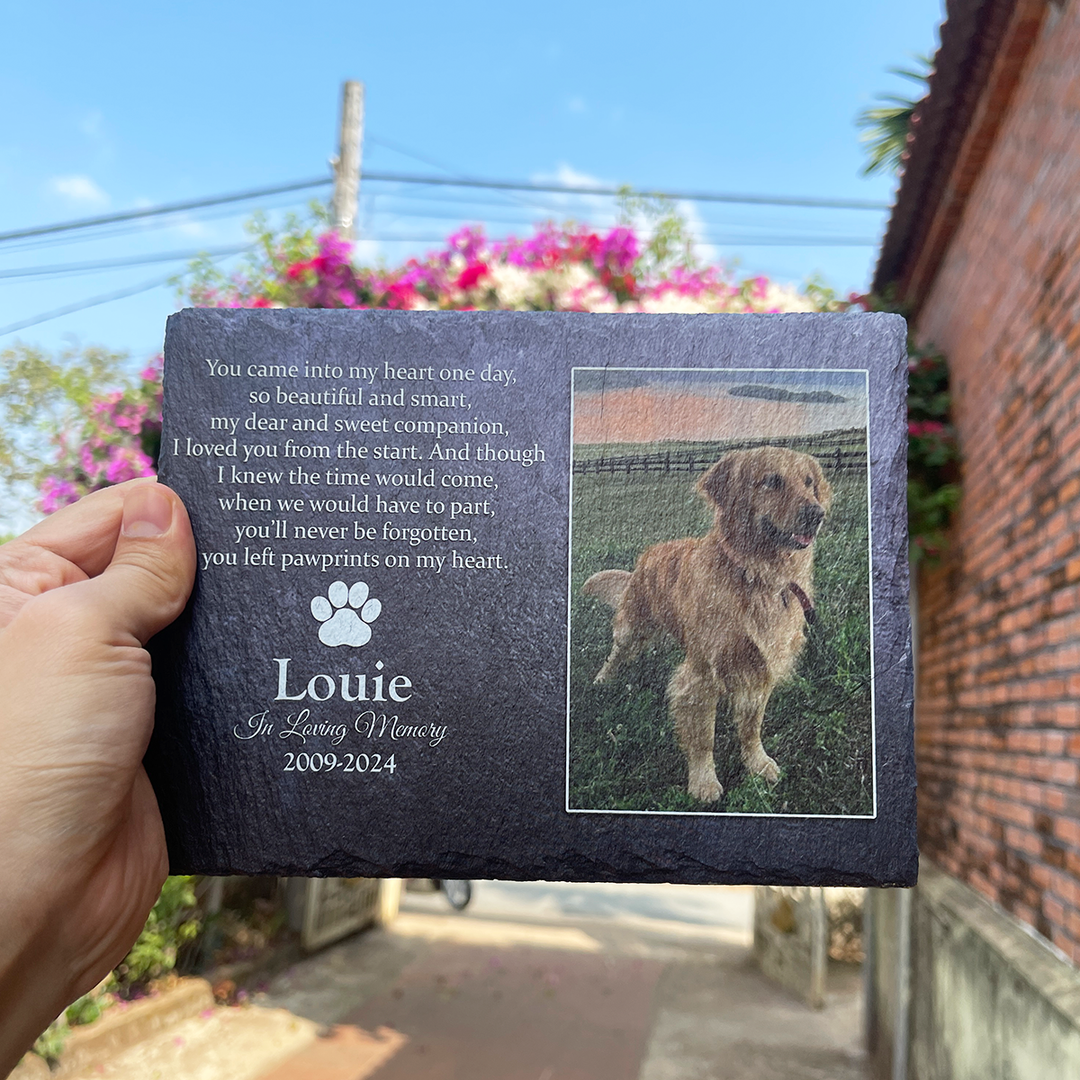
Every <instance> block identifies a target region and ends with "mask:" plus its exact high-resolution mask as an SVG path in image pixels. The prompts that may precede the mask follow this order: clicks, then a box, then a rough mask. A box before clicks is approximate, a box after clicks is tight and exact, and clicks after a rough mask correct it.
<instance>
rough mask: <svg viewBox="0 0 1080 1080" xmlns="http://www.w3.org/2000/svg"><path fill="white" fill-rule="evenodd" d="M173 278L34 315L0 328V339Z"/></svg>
mask: <svg viewBox="0 0 1080 1080" xmlns="http://www.w3.org/2000/svg"><path fill="white" fill-rule="evenodd" d="M174 277H176V275H175V274H169V276H168V277H163V278H154V280H153V281H144V282H143V283H142V284H141V285H135V286H134V287H132V288H130V289H118V290H117V291H116V292H111V293H105V294H104V295H102V296H92V297H90V299H89V300H82V301H80V302H79V303H77V304H67V305H65V306H64V307H61V308H54V309H53V310H52V311H44V312H42V313H41V314H40V315H34V316H32V317H31V318H29V319H23V320H22V321H21V322H14V323H10V324H9V325H8V326H0V337H3V336H4V334H13V333H14V332H15V331H16V330H25V329H26V328H27V327H28V326H37V324H38V323H43V322H48V321H49V320H50V319H58V318H60V316H61V315H71V314H72V313H73V312H76V311H83V310H84V309H85V308H91V307H97V306H98V305H99V304H108V303H111V302H112V301H113V300H123V299H124V297H126V296H136V295H138V294H139V293H144V292H149V291H150V290H151V289H157V288H160V287H161V286H162V285H168V284H169V282H170V281H172V280H173V278H174Z"/></svg>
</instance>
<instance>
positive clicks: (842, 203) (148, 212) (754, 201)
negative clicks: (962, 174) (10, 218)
mask: <svg viewBox="0 0 1080 1080" xmlns="http://www.w3.org/2000/svg"><path fill="white" fill-rule="evenodd" d="M364 179H365V180H366V181H377V182H380V183H396V184H423V185H427V186H438V187H466V188H483V189H486V190H489V191H530V192H544V193H547V194H558V195H596V196H603V197H610V198H615V197H618V196H620V195H636V196H639V197H642V198H656V199H672V200H685V201H688V202H717V203H742V204H745V205H748V206H797V207H803V208H813V209H828V210H879V211H880V210H887V209H888V208H889V206H888V203H879V202H872V201H870V200H866V199H822V198H816V197H811V196H796V195H790V196H789V195H739V194H726V193H722V192H714V191H659V190H646V189H641V190H639V189H634V188H629V187H626V188H620V187H604V186H600V185H597V186H595V187H585V186H581V185H571V184H539V183H528V182H524V181H518V180H477V179H469V178H465V177H452V176H420V175H415V174H412V173H388V172H366V173H365V174H364ZM332 182H333V181H332V180H331V179H330V178H329V177H325V178H322V179H314V180H296V181H293V182H292V183H288V184H275V185H273V186H271V187H264V188H251V189H249V190H247V191H239V192H233V193H232V194H228V195H213V196H208V197H206V198H203V199H188V200H186V201H184V202H176V203H164V204H162V205H160V206H148V207H145V208H143V209H141V210H125V211H122V212H120V213H115V214H101V215H99V216H97V217H90V218H78V219H75V220H73V221H61V222H56V223H54V224H52V225H37V226H34V227H32V228H28V229H15V230H13V231H10V232H5V233H0V243H6V242H8V241H10V240H23V239H27V238H29V237H35V236H46V235H49V234H52V233H59V232H69V231H72V230H75V229H88V228H93V227H95V226H98V225H113V224H116V223H117V222H122V221H137V220H139V219H142V218H151V217H160V216H162V215H164V214H176V213H180V212H182V211H185V210H198V209H202V208H204V207H208V206H220V205H222V204H223V203H233V202H244V201H246V200H250V199H258V198H263V197H265V196H267V195H279V194H282V193H284V192H291V191H303V190H305V189H308V188H315V187H323V186H326V185H328V184H330V183H332Z"/></svg>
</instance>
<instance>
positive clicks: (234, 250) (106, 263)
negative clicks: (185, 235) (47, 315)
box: [0, 244, 251, 278]
mask: <svg viewBox="0 0 1080 1080" xmlns="http://www.w3.org/2000/svg"><path fill="white" fill-rule="evenodd" d="M250 247H251V245H250V244H242V245H240V246H235V245H234V246H233V247H227V248H209V249H206V248H203V249H200V250H191V251H163V252H160V253H159V254H156V255H137V256H135V257H133V258H127V259H103V260H102V261H100V262H76V263H53V264H52V265H50V266H17V267H14V268H13V269H10V270H0V278H28V277H54V276H55V277H59V276H62V275H64V274H81V273H88V272H90V271H93V270H113V269H116V268H118V267H122V266H149V265H150V264H151V263H162V262H180V261H182V260H186V259H198V258H200V257H201V256H207V257H210V258H215V257H223V256H226V255H239V254H240V253H241V252H242V251H247V250H249V249H250Z"/></svg>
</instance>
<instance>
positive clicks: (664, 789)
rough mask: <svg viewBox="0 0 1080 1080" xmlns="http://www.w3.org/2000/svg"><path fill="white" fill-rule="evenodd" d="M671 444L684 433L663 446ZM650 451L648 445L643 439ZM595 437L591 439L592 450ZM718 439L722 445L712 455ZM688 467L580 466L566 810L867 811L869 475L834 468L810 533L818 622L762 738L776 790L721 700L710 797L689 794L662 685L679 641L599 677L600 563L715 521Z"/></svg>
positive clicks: (606, 619)
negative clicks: (748, 766) (615, 471)
mask: <svg viewBox="0 0 1080 1080" xmlns="http://www.w3.org/2000/svg"><path fill="white" fill-rule="evenodd" d="M665 446H671V448H672V449H675V448H678V447H679V444H665ZM638 449H639V450H640V451H642V452H650V451H653V450H655V449H656V448H655V447H653V446H641V447H639V448H638ZM596 450H597V448H596V447H587V448H583V451H584V452H585V453H587V454H590V455H595V453H596ZM721 452H722V447H718V448H717V457H719V456H720V453H721ZM695 481H696V477H695V476H690V475H688V474H687V473H685V472H684V473H659V472H658V473H635V474H632V475H630V476H625V475H616V476H614V477H612V476H606V475H600V476H596V475H586V476H575V477H574V487H573V531H572V536H571V553H572V554H571V582H570V626H571V637H570V752H569V757H570V764H569V768H570V776H569V807H570V808H571V809H587V810H641V811H683V812H687V811H709V810H712V811H715V812H719V813H744V814H834V815H869V814H872V813H873V735H872V714H871V680H870V612H869V607H870V603H869V536H868V524H867V522H868V518H867V484H866V477H865V474H864V473H862V472H859V471H853V472H844V473H842V474H837V475H834V476H830V481H831V482H832V484H833V504H832V509H831V511H830V513H829V517H828V518H827V519H826V521H825V524H824V525H823V526H822V529H821V532H820V534H819V536H818V539H817V541H816V543H815V560H814V589H815V594H816V595H815V604H816V607H817V613H818V619H817V624H816V626H815V627H813V628H812V629H809V630H808V634H807V639H808V640H807V645H806V648H805V649H804V651H803V653H802V656H801V658H800V660H799V663H798V666H797V668H796V673H795V676H794V678H793V679H792V680H790V681H789V682H788V683H786V684H784V685H783V686H780V687H778V688H777V689H776V690H775V691H774V693H773V695H772V698H771V699H770V701H769V706H768V709H767V710H766V713H765V725H764V731H763V736H762V739H763V742H764V744H765V749H766V751H767V752H768V753H769V754H770V755H771V756H772V757H773V758H775V759H776V761H777V763H778V764H779V766H780V768H781V770H782V774H783V775H782V777H781V779H780V782H779V783H778V784H777V785H776V786H775V787H773V788H770V787H769V786H768V785H767V784H766V783H765V782H764V781H763V780H761V779H760V778H758V777H750V776H748V775H747V774H746V772H745V770H744V769H743V766H742V762H741V760H740V757H739V747H738V740H737V738H736V735H735V729H734V726H733V725H732V724H731V723H730V722H729V720H728V718H727V717H726V716H725V715H724V706H723V704H721V709H720V714H719V715H718V717H717V734H716V769H717V775H718V777H719V779H720V783H721V784H723V786H724V795H723V796H722V797H721V799H720V801H719V802H718V803H716V804H715V805H713V806H706V805H704V804H702V803H699V802H697V801H696V800H694V799H691V798H690V797H689V796H688V795H687V793H686V764H685V759H684V757H683V755H682V752H681V750H680V749H679V746H678V743H677V742H676V739H675V733H674V730H673V729H672V725H671V721H670V720H669V718H668V715H667V704H666V701H665V690H666V687H667V683H668V680H669V679H670V677H671V673H672V671H673V670H674V668H675V666H676V665H677V664H678V663H679V661H680V659H681V652H680V650H679V648H678V646H677V645H675V644H674V642H669V643H667V644H664V645H661V646H659V647H657V648H655V649H652V650H649V651H648V652H646V653H645V654H644V655H643V656H642V657H640V658H639V659H638V660H636V661H634V662H633V663H632V664H630V665H627V666H626V667H624V668H623V669H622V670H621V671H620V672H619V674H618V676H617V677H616V678H615V680H614V681H613V682H611V683H609V684H606V685H603V686H596V685H595V684H594V683H593V681H592V680H593V677H594V676H595V675H596V672H597V671H598V670H599V668H600V665H601V664H602V663H603V661H604V658H605V656H607V653H608V650H609V649H610V647H611V609H610V608H608V607H607V606H606V605H604V604H603V603H601V602H600V601H598V600H596V599H595V598H592V597H587V596H583V595H582V594H581V586H582V584H583V583H584V581H585V580H586V579H587V578H588V577H589V576H590V575H591V574H594V573H596V571H598V570H606V569H626V570H631V569H633V566H634V563H635V561H636V560H637V557H638V555H640V554H641V552H642V551H643V550H644V549H645V548H646V547H648V546H649V545H650V544H655V543H658V542H659V541H661V540H670V539H673V538H675V537H680V536H696V535H701V534H703V533H704V532H706V531H707V529H708V528H709V525H710V515H709V513H708V512H707V510H706V508H705V504H704V503H703V502H702V500H701V499H700V498H699V496H698V495H697V494H696V493H695V491H694V482H695Z"/></svg>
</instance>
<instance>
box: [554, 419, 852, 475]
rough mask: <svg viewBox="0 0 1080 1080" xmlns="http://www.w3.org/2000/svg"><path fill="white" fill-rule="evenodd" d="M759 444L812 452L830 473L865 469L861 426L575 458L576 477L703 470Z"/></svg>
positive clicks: (805, 452) (807, 452)
mask: <svg viewBox="0 0 1080 1080" xmlns="http://www.w3.org/2000/svg"><path fill="white" fill-rule="evenodd" d="M758 446H783V447H786V448H787V449H789V450H798V451H800V452H802V453H804V454H812V455H813V456H814V457H815V458H817V460H818V462H819V463H820V465H821V467H822V468H823V469H827V470H828V471H829V472H833V473H837V472H853V471H856V470H861V471H863V472H865V470H866V457H867V455H866V432H865V431H864V430H862V429H861V428H853V429H850V430H844V431H828V432H825V433H824V434H821V435H802V436H796V437H793V438H773V439H743V440H739V441H735V440H730V441H726V442H711V443H698V444H695V445H694V446H693V447H692V448H690V449H681V450H678V449H676V450H659V451H652V452H651V453H643V454H607V453H601V454H599V455H598V456H596V457H589V456H585V455H582V456H580V457H575V460H574V466H573V471H574V475H575V476H601V475H607V476H619V475H623V476H627V477H629V476H632V475H634V474H635V473H695V472H703V471H704V470H705V469H707V468H708V467H709V466H710V465H712V464H713V462H715V461H716V460H717V459H718V458H720V457H722V456H723V455H724V454H726V453H727V452H728V451H729V450H751V449H753V448H754V447H758ZM579 452H580V451H579Z"/></svg>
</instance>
